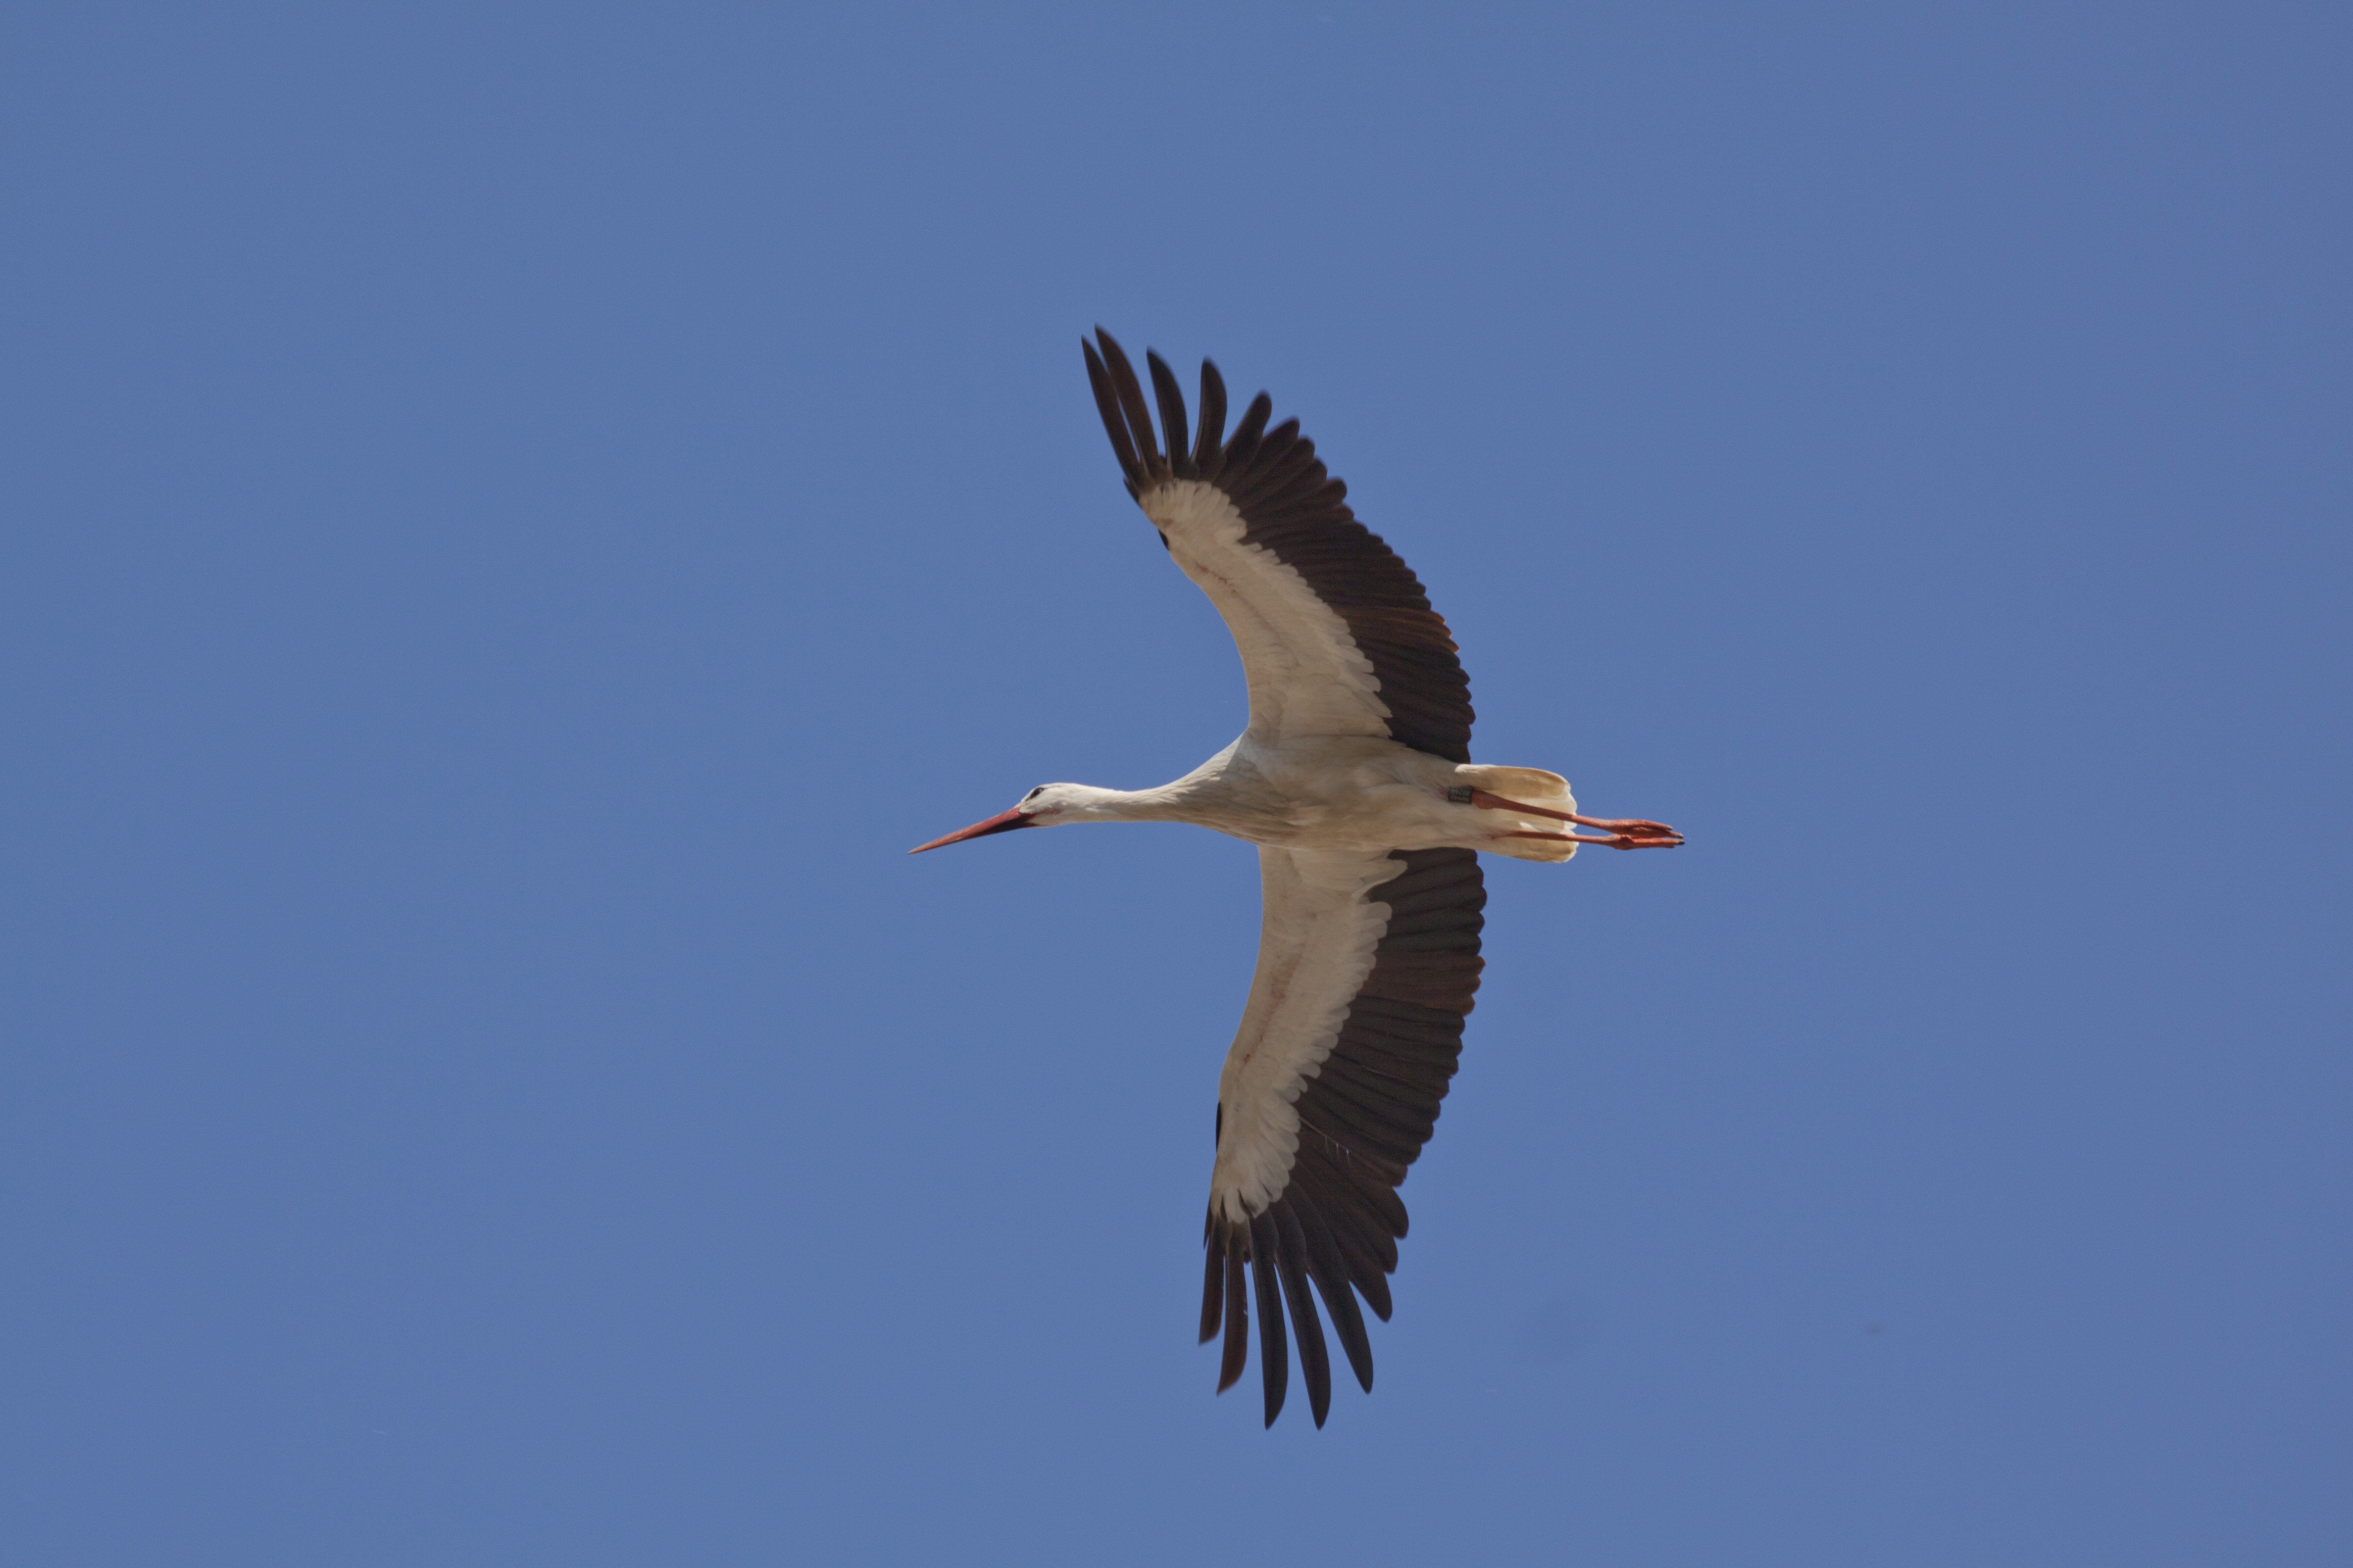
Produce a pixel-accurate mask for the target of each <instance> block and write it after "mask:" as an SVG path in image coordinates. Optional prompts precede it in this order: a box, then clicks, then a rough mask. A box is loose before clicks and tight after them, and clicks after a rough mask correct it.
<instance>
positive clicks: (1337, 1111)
mask: <svg viewBox="0 0 2353 1568" xmlns="http://www.w3.org/2000/svg"><path fill="white" fill-rule="evenodd" d="M1258 853H1259V869H1260V874H1261V879H1262V880H1263V885H1264V890H1265V913H1264V923H1263V925H1262V927H1261V931H1260V936H1259V950H1258V973H1257V975H1256V976H1255V977H1254V978H1253V979H1252V981H1251V983H1250V1003H1249V1005H1247V1006H1246V1007H1245V1008H1244V1009H1243V1011H1242V1024H1241V1029H1240V1032H1239V1033H1238V1034H1237V1035H1236V1036H1235V1037H1234V1046H1233V1049H1232V1050H1231V1051H1229V1052H1228V1053H1227V1056H1226V1066H1225V1072H1224V1074H1223V1075H1222V1077H1221V1078H1220V1079H1219V1083H1218V1156H1217V1163H1216V1164H1215V1165H1214V1166H1213V1167H1212V1169H1211V1173H1210V1180H1209V1217H1208V1236H1207V1239H1206V1245H1207V1247H1208V1276H1207V1279H1205V1281H1204V1283H1203V1287H1202V1297H1201V1339H1202V1342H1204V1343H1206V1342H1208V1340H1209V1339H1210V1337H1211V1336H1212V1335H1214V1334H1215V1333H1216V1332H1217V1331H1218V1326H1219V1322H1220V1321H1222V1322H1223V1323H1224V1325H1225V1332H1226V1343H1225V1360H1224V1363H1223V1365H1222V1366H1221V1368H1220V1370H1219V1374H1218V1375H1219V1380H1218V1389H1219V1392H1220V1393H1223V1392H1224V1391H1225V1390H1226V1389H1227V1388H1229V1387H1230V1386H1231V1385H1232V1384H1233V1382H1234V1380H1235V1379H1237V1378H1239V1377H1240V1375H1241V1373H1242V1368H1243V1366H1244V1365H1245V1364H1246V1363H1248V1361H1249V1359H1250V1304H1249V1300H1248V1294H1247V1290H1246V1289H1245V1282H1244V1279H1243V1274H1244V1271H1245V1268H1247V1269H1248V1271H1249V1272H1250V1275H1251V1276H1252V1277H1253V1278H1254V1279H1256V1281H1257V1285H1258V1316H1259V1352H1260V1363H1261V1372H1262V1373H1263V1374H1264V1379H1265V1386H1266V1419H1267V1424H1268V1425H1269V1426H1272V1425H1273V1423H1274V1418H1275V1416H1276V1415H1278V1414H1279V1413H1280V1412H1281V1411H1282V1397H1283V1392H1284V1389H1285V1387H1286V1385H1287V1384H1288V1382H1289V1379H1290V1369H1291V1361H1290V1356H1289V1354H1288V1353H1287V1352H1286V1349H1285V1344H1284V1336H1283V1327H1282V1325H1283V1316H1284V1314H1283V1312H1282V1311H1281V1310H1278V1308H1279V1306H1280V1304H1282V1302H1284V1301H1286V1300H1287V1302H1288V1304H1289V1316H1290V1320H1291V1326H1292V1329H1293V1332H1294V1333H1295V1334H1296V1335H1297V1337H1298V1340H1299V1362H1300V1366H1301V1369H1302V1370H1303V1372H1304V1373H1306V1376H1307V1395H1308V1400H1309V1404H1310V1405H1311V1407H1312V1408H1313V1409H1314V1414H1315V1425H1317V1426H1322V1425H1324V1412H1325V1411H1326V1410H1328V1409H1329V1408H1330V1406H1331V1403H1332V1371H1331V1361H1330V1358H1329V1357H1328V1356H1327V1355H1326V1353H1325V1352H1324V1332H1323V1329H1322V1327H1321V1325H1320V1324H1319V1323H1318V1322H1317V1321H1316V1317H1315V1307H1314V1302H1313V1301H1312V1300H1310V1299H1309V1297H1308V1294H1307V1281H1308V1280H1310V1279H1313V1280H1314V1281H1315V1288H1316V1290H1317V1291H1318V1292H1319V1293H1320V1294H1321V1295H1322V1296H1323V1299H1324V1312H1325V1314H1326V1315H1327V1316H1328V1317H1330V1319H1331V1320H1332V1329H1333V1331H1334V1332H1335V1333H1336V1334H1337V1335H1338V1336H1339V1338H1340V1344H1341V1347H1342V1349H1343V1350H1345V1352H1346V1353H1347V1357H1348V1364H1349V1365H1350V1366H1352V1367H1353V1368H1355V1369H1356V1381H1357V1382H1359V1383H1360V1384H1363V1385H1364V1387H1365V1389H1366V1392H1367V1393H1369V1392H1371V1390H1372V1386H1373V1352H1372V1346H1371V1345H1370V1343H1369V1342H1367V1341H1366V1337H1365V1321H1364V1317H1363V1315H1362V1314H1361V1313H1360V1312H1358V1310H1356V1296H1355V1295H1352V1294H1351V1293H1350V1292H1351V1288H1352V1287H1353V1289H1355V1290H1356V1291H1357V1292H1360V1293H1362V1295H1363V1296H1364V1299H1365V1300H1366V1301H1367V1302H1368V1303H1370V1304H1371V1306H1372V1309H1373V1310H1374V1311H1375V1312H1376V1313H1377V1314H1378V1315H1379V1316H1380V1317H1381V1318H1382V1319H1383V1320H1387V1319H1388V1315H1389V1289H1388V1278H1387V1277H1388V1274H1389V1273H1390V1272H1391V1271H1392V1270H1394V1269H1395V1268H1397V1258H1398V1253H1397V1243H1398V1237H1402V1236H1403V1235H1405V1229H1406V1215H1405V1205H1404V1204H1403V1203H1402V1202H1401V1201H1399V1199H1398V1195H1397V1190H1396V1189H1397V1187H1398V1184H1399V1183H1401V1182H1403V1181H1404V1180H1405V1175H1406V1167H1407V1166H1409V1165H1410V1164H1412V1163H1413V1162H1414V1159H1415V1157H1416V1156H1418V1155H1419V1153H1420V1152H1421V1146H1422V1145H1423V1144H1424V1143H1426V1142H1429V1141H1430V1131H1431V1128H1432V1126H1433V1124H1434V1123H1435V1122H1436V1121H1437V1120H1438V1106H1439V1101H1440V1100H1443V1099H1444V1098H1445V1097H1446V1086H1447V1083H1448V1080H1450V1079H1452V1078H1453V1076H1454V1064H1455V1059H1456V1058H1457V1057H1458V1056H1459V1055H1460V1054H1461V1049H1462V1019H1463V1016H1464V1015H1466V1014H1467V1013H1469V1012H1470V1011H1471V1005H1472V994H1473V993H1474V992H1476V991H1477V990H1478V989H1479V969H1480V959H1479V930H1480V927H1481V925H1482V923H1483V920H1482V916H1481V914H1480V910H1482V908H1484V907H1485V905H1486V902H1487V892H1486V888H1485V886H1484V884H1483V882H1482V879H1481V877H1480V873H1479V858H1478V856H1477V854H1476V853H1474V852H1473V851H1472V850H1469V849H1418V850H1412V851H1407V850H1397V851H1393V852H1391V853H1388V854H1382V853H1378V852H1356V851H1335V850H1311V849H1274V848H1267V847H1261V849H1260V850H1259V852H1258Z"/></svg>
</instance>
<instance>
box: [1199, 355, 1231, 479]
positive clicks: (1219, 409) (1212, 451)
mask: <svg viewBox="0 0 2353 1568" xmlns="http://www.w3.org/2000/svg"><path fill="white" fill-rule="evenodd" d="M1225 459H1226V378H1225V377H1224V376H1222V375H1219V374H1218V365H1217V362H1216V361H1215V360H1207V359H1205V360H1203V361H1202V362H1201V426H1200V430H1199V432H1198V434H1197V435H1196V436H1195V437H1194V438H1193V468H1194V471H1195V472H1197V473H1198V474H1199V475H1200V476H1201V478H1203V479H1216V478H1217V477H1218V475H1219V472H1220V471H1221V470H1222V469H1223V468H1225V466H1226V462H1225Z"/></svg>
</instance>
